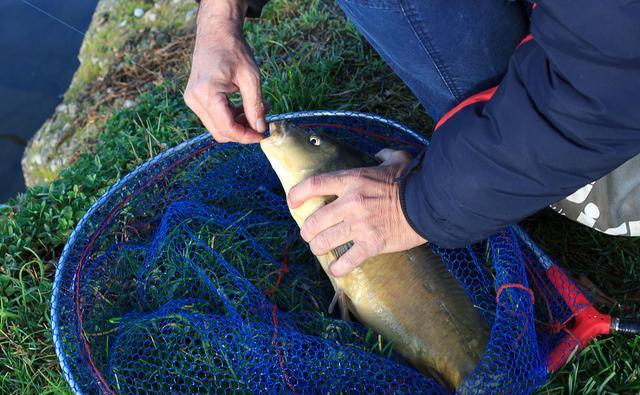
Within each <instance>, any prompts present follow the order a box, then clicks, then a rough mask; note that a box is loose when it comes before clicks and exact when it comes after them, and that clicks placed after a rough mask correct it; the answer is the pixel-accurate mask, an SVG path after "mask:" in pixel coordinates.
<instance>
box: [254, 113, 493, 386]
mask: <svg viewBox="0 0 640 395" xmlns="http://www.w3.org/2000/svg"><path fill="white" fill-rule="evenodd" d="M269 131H270V135H269V136H268V137H265V138H264V139H262V140H261V142H260V147H261V149H262V151H263V152H264V154H265V155H266V157H267V159H268V161H269V163H270V164H271V167H272V168H273V170H274V171H275V173H276V175H277V177H278V179H279V180H280V183H281V184H282V187H283V189H284V192H285V194H287V195H288V194H289V191H290V190H291V188H292V187H293V186H294V185H296V184H298V183H299V182H301V181H303V180H304V179H306V178H308V177H311V176H314V175H318V174H323V173H328V172H333V171H339V170H346V169H353V168H360V167H367V166H376V165H378V164H379V161H378V160H377V159H376V158H375V157H373V156H372V155H369V154H368V153H365V152H363V151H360V150H358V149H356V148H354V147H352V146H350V145H347V144H344V143H342V142H339V141H337V140H335V139H332V138H330V137H329V136H327V135H325V134H323V133H321V132H316V131H305V130H304V129H302V128H300V127H297V126H295V125H292V124H290V123H287V122H272V123H270V125H269ZM335 199H336V196H325V197H316V198H312V199H309V200H307V201H306V202H305V203H304V204H303V205H302V206H300V207H298V208H296V209H291V208H290V212H291V215H292V217H293V219H294V220H295V221H296V223H297V224H298V225H299V226H302V224H303V223H304V221H305V219H306V218H307V217H309V215H311V214H312V213H313V212H315V211H316V210H317V209H319V208H320V207H322V206H324V205H326V204H330V203H331V201H333V200H335ZM349 246H350V243H347V244H346V245H343V246H340V247H338V248H335V249H334V250H332V251H331V252H329V253H328V254H325V255H322V256H317V259H318V261H319V263H320V266H321V267H322V269H323V270H324V272H325V273H326V274H327V275H328V277H329V280H330V281H331V284H332V285H333V287H334V290H335V291H336V295H337V296H336V298H334V301H333V302H332V305H333V304H334V303H338V304H339V306H340V307H341V309H342V311H343V312H344V310H345V309H346V310H348V312H349V313H351V314H352V315H353V316H354V317H355V318H356V319H357V320H359V321H360V322H361V323H362V324H364V325H366V326H368V327H369V328H371V329H373V330H374V331H376V332H378V333H380V334H381V335H382V336H383V337H384V338H385V339H387V340H390V341H391V342H392V344H393V347H394V349H395V350H396V351H397V352H398V353H400V354H401V355H402V356H403V357H404V358H406V360H407V361H408V362H409V363H410V364H411V365H412V366H413V367H414V368H416V369H417V370H418V371H420V372H421V373H423V374H428V375H431V376H432V377H434V378H435V379H436V380H438V381H439V382H440V383H441V384H443V385H445V386H446V387H447V388H448V389H457V388H458V387H460V385H461V384H462V383H463V382H464V380H465V378H466V377H468V376H469V374H470V373H471V372H472V371H473V370H474V368H475V367H476V365H477V364H478V362H479V360H480V358H481V357H482V355H483V353H484V350H485V347H486V344H487V341H488V339H489V334H490V330H489V327H488V324H487V322H486V321H485V320H484V319H483V318H482V316H481V315H480V313H479V312H478V310H477V309H476V308H475V306H474V305H473V303H472V302H471V301H470V300H469V298H468V296H467V295H466V293H465V291H464V289H463V288H462V286H461V285H460V283H459V282H458V281H457V280H456V279H455V278H454V277H453V275H452V274H451V273H450V272H449V270H448V269H447V267H446V266H445V264H444V262H442V260H441V259H440V258H439V257H438V256H437V255H436V254H435V253H434V252H433V251H432V250H431V248H429V246H428V245H421V246H418V247H414V248H412V249H409V250H406V251H400V252H395V253H385V254H381V255H378V256H375V257H372V258H369V259H367V260H366V261H365V262H363V263H362V265H360V266H359V267H357V268H355V269H354V270H353V271H352V272H351V273H349V274H347V275H346V276H343V277H333V276H331V275H330V274H329V270H328V269H329V265H330V264H331V263H332V262H334V261H335V260H336V259H337V258H338V257H340V256H341V255H342V254H344V253H345V252H346V251H347V250H348V248H349Z"/></svg>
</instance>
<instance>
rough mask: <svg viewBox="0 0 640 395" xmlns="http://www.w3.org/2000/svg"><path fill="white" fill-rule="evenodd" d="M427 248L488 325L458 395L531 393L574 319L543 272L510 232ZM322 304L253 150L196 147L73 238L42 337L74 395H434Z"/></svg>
mask: <svg viewBox="0 0 640 395" xmlns="http://www.w3.org/2000/svg"><path fill="white" fill-rule="evenodd" d="M284 119H286V120H288V121H289V122H291V123H294V124H297V125H300V126H302V127H304V128H311V129H313V128H321V129H322V130H323V132H325V133H328V134H329V135H331V136H333V137H334V138H336V139H339V140H342V141H344V142H347V143H349V144H351V145H354V146H356V147H359V148H360V149H362V150H364V151H368V152H370V153H372V154H373V153H376V152H377V151H378V150H380V149H382V148H385V147H392V148H402V149H406V150H409V151H411V152H413V153H417V152H418V151H419V150H420V149H421V147H423V146H424V145H426V144H428V142H427V141H426V139H425V138H424V137H421V136H420V135H419V134H417V133H415V132H413V131H411V130H409V129H408V128H406V127H404V126H402V125H399V124H397V123H395V122H392V121H389V120H387V119H384V118H381V117H378V116H371V115H367V114H361V113H352V112H335V111H332V112H326V111H323V112H304V113H291V114H283V115H277V116H272V117H270V120H271V121H274V120H284ZM434 248H435V251H436V252H437V253H438V254H439V255H440V256H441V257H442V259H443V261H444V263H445V264H446V265H447V266H448V268H449V269H450V270H451V271H452V273H453V274H454V275H455V276H456V278H457V279H458V280H459V281H460V282H461V283H462V284H463V286H464V287H465V289H466V291H467V293H468V295H469V297H470V298H471V300H472V301H473V303H474V304H475V305H476V306H477V307H478V309H479V310H480V312H481V313H482V316H483V317H484V319H486V320H487V321H488V322H489V324H490V325H492V331H491V340H490V342H489V344H488V346H487V350H486V353H485V355H484V357H483V359H482V360H481V362H480V363H479V365H478V366H477V368H476V370H475V372H474V373H473V374H472V375H471V376H470V377H469V378H468V379H467V381H466V382H465V384H464V385H463V386H462V387H461V388H460V389H459V392H460V393H497V392H498V393H508V394H516V393H528V392H531V391H532V390H533V389H535V388H536V387H538V386H540V385H542V384H543V383H544V381H545V379H546V377H547V358H548V356H549V353H550V350H551V349H552V348H553V347H554V346H555V345H556V343H557V342H558V341H559V339H560V338H562V337H563V336H564V335H565V333H564V331H563V323H565V322H567V321H568V320H569V319H570V318H571V315H572V311H575V309H573V310H572V309H571V308H569V307H570V306H568V304H567V303H569V304H571V302H570V301H569V302H566V301H565V299H566V298H565V299H563V298H562V297H561V296H560V295H559V294H558V292H557V291H556V290H555V288H554V287H553V285H552V283H551V282H550V280H549V276H548V272H547V270H546V269H548V268H545V267H543V266H542V265H541V264H540V262H539V260H538V257H537V256H535V255H534V254H533V253H532V252H531V251H530V250H529V249H527V248H526V247H525V246H524V244H523V243H522V242H521V240H520V239H519V238H518V237H517V235H516V232H515V231H514V230H513V229H508V230H505V231H503V232H500V233H498V234H496V235H494V236H492V237H491V238H489V239H488V240H486V241H484V242H482V243H478V244H476V245H473V246H469V247H467V248H463V249H457V250H443V249H439V248H437V247H434ZM557 270H559V269H557ZM560 273H561V272H560ZM332 296H333V290H332V288H331V285H330V283H329V281H328V279H327V277H326V275H325V274H324V272H322V270H321V269H320V268H319V267H318V266H317V265H316V264H315V261H314V258H313V257H312V255H311V254H310V252H309V249H308V247H307V245H306V244H305V243H304V242H303V241H302V240H301V239H300V238H299V236H298V229H297V226H296V225H295V223H294V222H293V220H292V219H291V217H290V215H289V212H288V210H287V206H286V202H285V199H284V195H283V192H282V187H281V185H280V183H279V181H278V179H277V178H276V175H275V173H274V172H273V171H272V169H271V166H270V165H269V163H268V162H267V160H266V158H265V157H264V155H263V154H262V152H261V151H260V148H259V146H257V145H250V146H242V145H236V144H223V145H217V144H216V143H215V142H214V141H213V140H212V139H211V138H210V137H208V136H206V135H203V136H200V137H198V138H195V139H193V140H190V141H188V142H186V143H184V144H181V145H179V146H177V147H175V148H173V149H171V150H169V151H167V152H165V153H163V154H161V155H159V156H157V157H156V158H154V159H153V160H151V161H149V162H148V163H145V164H144V165H142V166H140V167H139V168H138V169H136V170H135V171H133V172H132V173H131V174H129V175H128V176H126V177H125V178H124V179H122V180H121V181H120V182H118V183H117V184H116V185H114V186H113V187H112V188H111V189H110V190H109V191H108V192H107V193H106V194H105V195H104V196H103V197H102V198H101V199H100V200H99V201H98V202H97V203H96V204H95V205H94V206H93V207H92V208H91V209H90V210H89V212H88V213H87V214H86V215H85V216H84V218H83V219H82V220H81V221H80V223H79V224H78V225H77V227H76V229H75V231H74V232H73V234H72V235H71V237H70V238H69V241H68V243H67V245H66V247H65V250H64V253H63V256H62V258H61V261H60V264H59V266H58V270H57V273H56V278H55V283H54V293H53V299H52V305H51V312H52V320H53V339H54V343H55V348H56V352H57V354H58V357H59V359H60V364H61V366H62V369H63V371H64V375H65V376H66V379H67V381H68V382H69V384H70V386H71V388H72V389H73V391H74V392H75V393H78V394H95V393H107V394H112V393H122V394H130V393H161V394H169V393H184V394H193V393H300V394H303V393H314V394H321V393H322V394H327V393H331V394H340V393H344V394H346V393H404V394H417V393H428V394H433V393H446V391H445V389H444V388H442V387H441V386H440V385H438V384H437V382H436V381H434V380H433V379H432V378H430V377H427V376H425V375H422V374H420V373H418V372H417V371H416V370H414V369H413V368H411V367H410V366H409V365H408V364H407V363H406V362H405V361H404V360H403V358H402V357H401V356H399V355H397V354H396V353H395V352H394V350H393V345H392V344H390V343H388V342H387V341H386V340H385V339H383V338H382V337H380V336H379V335H378V334H376V333H374V332H372V331H371V330H369V329H367V328H366V327H364V326H362V325H360V324H358V323H357V322H345V321H342V320H340V319H339V318H338V317H337V316H335V315H331V314H329V313H327V306H329V304H330V302H331V299H332ZM571 307H572V308H575V307H576V306H571ZM425 319H428V317H426V318H425Z"/></svg>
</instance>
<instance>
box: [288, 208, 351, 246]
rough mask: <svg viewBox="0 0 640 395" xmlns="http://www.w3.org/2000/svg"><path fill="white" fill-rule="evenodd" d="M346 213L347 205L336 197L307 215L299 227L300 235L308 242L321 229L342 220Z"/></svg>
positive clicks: (347, 212)
mask: <svg viewBox="0 0 640 395" xmlns="http://www.w3.org/2000/svg"><path fill="white" fill-rule="evenodd" d="M348 214H349V207H348V206H347V205H346V204H343V202H342V200H341V199H337V200H335V201H333V202H331V203H329V204H327V205H326V206H323V207H320V208H319V209H317V210H316V211H315V212H314V213H313V214H311V215H310V216H309V217H307V219H306V220H305V221H304V223H303V224H302V227H301V228H300V236H302V238H303V239H304V240H305V241H307V242H309V241H310V240H313V239H314V238H315V237H316V236H317V235H318V234H319V233H320V232H322V231H323V230H325V229H328V228H330V227H331V226H333V225H336V224H339V223H340V222H342V221H344V219H345V217H346V216H347V215H348Z"/></svg>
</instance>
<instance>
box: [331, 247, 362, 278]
mask: <svg viewBox="0 0 640 395" xmlns="http://www.w3.org/2000/svg"><path fill="white" fill-rule="evenodd" d="M369 257H370V255H369V254H368V253H367V251H366V249H365V248H364V247H363V246H362V245H361V244H358V243H355V244H354V245H353V246H352V247H351V248H349V250H348V251H347V252H345V254H344V255H343V256H341V257H340V258H338V260H336V261H335V262H333V263H332V264H331V265H329V273H330V274H331V275H332V276H333V277H342V276H344V275H347V274H349V273H351V272H352V271H353V269H355V268H356V267H358V266H360V264H361V263H362V262H364V261H365V260H366V259H367V258H369Z"/></svg>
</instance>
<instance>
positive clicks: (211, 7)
mask: <svg viewBox="0 0 640 395" xmlns="http://www.w3.org/2000/svg"><path fill="white" fill-rule="evenodd" d="M248 8H249V5H248V3H247V0H200V9H199V10H198V19H197V24H198V26H200V25H201V23H203V24H206V25H210V22H211V20H215V21H216V22H218V23H220V22H224V23H229V24H231V25H234V26H236V27H237V26H240V27H241V26H242V24H243V22H244V17H245V15H246V13H247V9H248Z"/></svg>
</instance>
